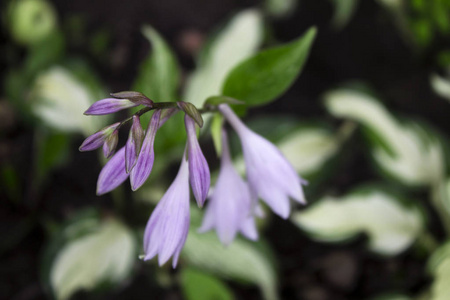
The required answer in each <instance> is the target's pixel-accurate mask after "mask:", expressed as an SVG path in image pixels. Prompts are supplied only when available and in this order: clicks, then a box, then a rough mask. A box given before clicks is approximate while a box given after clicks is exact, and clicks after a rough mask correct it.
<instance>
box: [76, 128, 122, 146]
mask: <svg viewBox="0 0 450 300" xmlns="http://www.w3.org/2000/svg"><path fill="white" fill-rule="evenodd" d="M119 124H120V122H118V123H114V124H112V125H109V126H106V127H105V128H103V129H102V130H99V131H97V132H96V133H94V134H93V135H91V136H89V137H87V138H86V139H85V140H84V141H83V143H82V144H81V146H80V148H79V150H80V151H92V150H95V149H97V148H100V147H102V146H103V144H104V143H105V141H106V139H107V138H108V137H109V136H110V135H111V134H112V133H113V132H114V131H115V130H116V128H117V126H119Z"/></svg>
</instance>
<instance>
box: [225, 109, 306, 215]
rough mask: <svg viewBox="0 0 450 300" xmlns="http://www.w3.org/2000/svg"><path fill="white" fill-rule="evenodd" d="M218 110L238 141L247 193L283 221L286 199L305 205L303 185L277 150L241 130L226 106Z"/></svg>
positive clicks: (240, 122) (265, 141) (285, 213)
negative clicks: (246, 181)
mask: <svg viewBox="0 0 450 300" xmlns="http://www.w3.org/2000/svg"><path fill="white" fill-rule="evenodd" d="M219 110H220V111H221V112H222V114H223V115H224V117H225V118H226V119H227V121H228V122H229V123H230V124H231V126H232V127H233V128H234V130H235V131H236V132H237V134H238V136H239V138H240V140H241V144H242V149H243V152H244V160H245V165H246V173H247V180H248V182H249V186H250V191H251V193H252V194H254V195H255V196H257V197H259V198H261V199H262V200H263V201H264V202H266V203H267V205H269V207H270V208H271V209H272V210H273V211H274V212H275V213H276V214H278V215H279V216H280V217H282V218H285V219H286V218H287V217H288V216H289V213H290V201H289V198H292V199H294V200H295V201H297V202H299V203H302V204H305V203H306V201H305V197H304V195H303V190H302V186H301V183H304V181H303V180H302V179H301V178H300V177H299V176H298V174H297V172H296V171H295V170H294V168H293V167H292V165H291V164H290V163H289V162H288V161H287V159H286V158H285V157H284V156H283V154H282V153H281V152H280V151H279V150H278V148H277V147H275V145H273V144H272V143H271V142H269V141H268V140H266V139H265V138H263V137H261V136H260V135H258V134H256V133H255V132H253V131H251V130H250V129H249V128H248V127H247V126H245V125H244V123H242V121H241V120H240V119H239V118H238V117H237V116H236V114H235V113H234V112H233V110H232V109H231V108H230V107H229V106H228V105H226V104H221V105H219Z"/></svg>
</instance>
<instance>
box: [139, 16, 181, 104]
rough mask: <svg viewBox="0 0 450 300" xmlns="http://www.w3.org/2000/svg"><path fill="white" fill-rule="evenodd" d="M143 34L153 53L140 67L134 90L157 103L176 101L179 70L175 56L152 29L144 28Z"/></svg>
mask: <svg viewBox="0 0 450 300" xmlns="http://www.w3.org/2000/svg"><path fill="white" fill-rule="evenodd" d="M142 33H143V34H144V36H145V37H146V38H147V39H148V40H149V42H150V43H151V45H152V51H151V54H150V55H149V57H148V58H147V59H146V60H145V61H144V62H143V63H142V65H141V67H140V70H139V74H138V76H137V78H136V81H135V83H134V85H133V90H135V91H139V92H141V93H143V94H144V95H145V96H147V97H149V98H150V99H152V100H153V101H156V102H167V101H176V100H177V96H176V91H177V88H178V81H179V70H178V63H177V61H176V58H175V56H174V54H173V52H172V50H171V49H170V48H169V46H168V45H167V43H166V42H165V41H164V39H163V38H162V37H161V36H160V35H159V34H158V32H156V30H155V29H153V28H152V27H150V26H148V25H146V26H144V27H143V28H142Z"/></svg>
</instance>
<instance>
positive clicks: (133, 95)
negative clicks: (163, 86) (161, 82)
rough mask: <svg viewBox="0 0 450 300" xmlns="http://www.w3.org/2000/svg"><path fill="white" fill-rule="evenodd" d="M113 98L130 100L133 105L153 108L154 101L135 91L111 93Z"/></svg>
mask: <svg viewBox="0 0 450 300" xmlns="http://www.w3.org/2000/svg"><path fill="white" fill-rule="evenodd" d="M110 95H111V96H113V97H114V98H118V99H128V100H130V101H131V102H133V103H136V104H142V105H145V106H149V107H153V101H152V100H150V99H149V98H148V97H147V96H145V95H144V94H142V93H139V92H134V91H124V92H118V93H111V94H110Z"/></svg>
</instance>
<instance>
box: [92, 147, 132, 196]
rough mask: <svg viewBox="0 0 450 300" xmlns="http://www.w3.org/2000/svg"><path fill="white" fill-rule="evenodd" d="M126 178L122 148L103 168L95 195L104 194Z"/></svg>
mask: <svg viewBox="0 0 450 300" xmlns="http://www.w3.org/2000/svg"><path fill="white" fill-rule="evenodd" d="M127 178H128V174H127V172H126V170H125V147H122V148H121V149H120V150H119V151H117V153H116V154H114V156H113V157H112V158H111V159H110V160H109V161H108V162H107V163H106V165H105V166H104V167H103V169H102V171H101V172H100V175H99V176H98V181H97V195H99V196H100V195H103V194H106V193H108V192H110V191H112V190H114V189H115V188H116V187H118V186H119V185H121V184H122V183H123V182H124V181H125V180H126V179H127Z"/></svg>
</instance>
